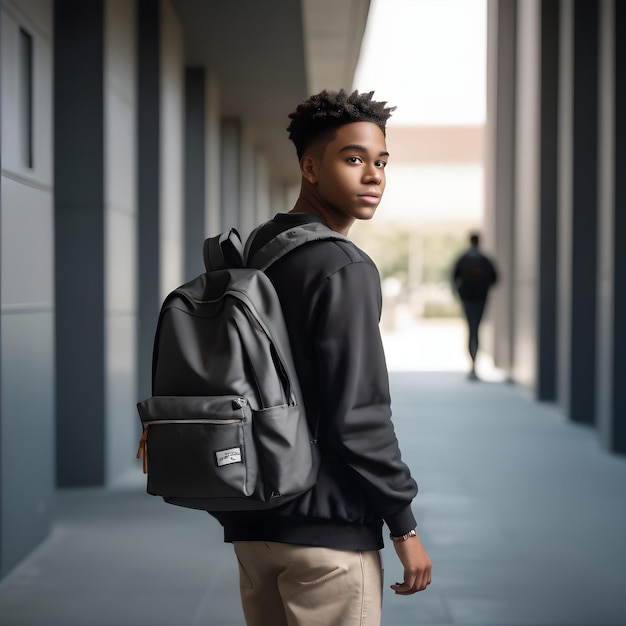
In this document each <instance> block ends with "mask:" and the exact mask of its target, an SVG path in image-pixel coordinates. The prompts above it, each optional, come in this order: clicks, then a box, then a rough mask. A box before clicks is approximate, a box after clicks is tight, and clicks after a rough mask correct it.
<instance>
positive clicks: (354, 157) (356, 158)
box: [348, 156, 363, 163]
mask: <svg viewBox="0 0 626 626" xmlns="http://www.w3.org/2000/svg"><path fill="white" fill-rule="evenodd" d="M348 163H363V161H362V160H361V157H357V156H353V157H350V158H349V159H348Z"/></svg>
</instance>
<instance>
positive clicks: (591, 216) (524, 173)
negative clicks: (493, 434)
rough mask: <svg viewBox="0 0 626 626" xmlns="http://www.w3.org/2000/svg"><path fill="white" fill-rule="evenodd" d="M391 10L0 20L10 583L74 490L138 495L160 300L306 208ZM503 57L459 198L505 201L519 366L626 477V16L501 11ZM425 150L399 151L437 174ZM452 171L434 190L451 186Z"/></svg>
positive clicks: (189, 7)
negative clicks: (321, 101) (377, 15)
mask: <svg viewBox="0 0 626 626" xmlns="http://www.w3.org/2000/svg"><path fill="white" fill-rule="evenodd" d="M369 8H370V2H369V0H350V1H348V0H345V1H343V0H264V1H263V2H257V1H255V0H228V1H227V2H219V3H218V2H212V1H208V0H207V1H200V0H89V1H85V0H0V39H1V50H0V90H1V93H0V107H1V111H0V113H1V120H2V123H1V133H2V136H1V143H2V151H1V167H2V176H1V179H0V185H1V188H0V199H1V213H0V238H1V257H0V305H1V316H0V333H1V334H0V356H1V358H0V394H1V403H0V575H2V574H4V573H6V572H7V571H8V570H9V569H10V568H12V567H13V566H14V565H15V564H16V563H17V562H18V561H19V560H20V559H22V558H23V557H24V556H25V555H26V554H28V552H29V551H31V550H32V549H33V548H34V547H35V546H36V545H37V544H38V543H39V542H40V541H41V540H42V539H43V538H45V537H46V536H47V534H48V532H49V530H50V528H51V526H52V524H53V522H54V494H55V490H56V489H57V488H67V487H92V486H102V487H109V486H113V485H115V484H117V483H119V482H120V481H123V480H124V478H125V476H127V475H128V474H129V473H131V472H136V471H137V466H136V465H135V462H134V455H135V450H136V445H137V440H138V436H139V420H138V418H137V416H136V414H135V408H134V405H135V402H136V401H137V400H138V399H140V398H142V397H144V396H146V395H148V394H149V392H150V366H151V352H152V339H153V334H154V328H155V324H156V317H157V315H158V311H159V307H160V304H161V300H162V298H163V297H164V295H165V294H166V293H167V292H168V291H170V290H171V289H172V288H174V287H176V286H177V285H178V284H179V283H182V282H183V281H185V280H187V279H189V278H192V277H193V276H195V275H196V274H197V273H199V272H200V271H201V269H202V261H201V254H200V251H201V244H202V241H203V239H204V238H205V236H206V235H207V234H214V233H216V232H219V230H220V229H221V228H226V227H231V226H237V227H239V229H240V230H241V232H242V233H243V234H244V235H245V234H247V233H248V232H249V230H250V229H251V228H252V227H253V226H254V225H255V224H256V223H257V222H259V221H260V220H262V219H265V218H267V217H269V216H270V215H271V214H273V213H275V212H277V211H282V210H288V209H289V208H290V207H291V201H292V199H293V195H294V188H295V187H297V185H298V182H299V173H298V168H297V163H296V156H295V150H293V147H292V146H291V145H290V143H289V142H288V140H287V133H286V132H285V128H286V125H287V122H288V120H287V115H288V113H289V112H290V111H291V110H293V108H294V106H295V105H296V104H297V103H298V102H299V101H300V100H302V99H303V98H305V97H307V95H309V94H310V93H312V92H316V91H319V90H321V89H323V88H339V87H346V88H350V86H351V85H352V82H353V77H354V72H355V67H356V63H357V60H358V56H359V50H360V46H361V40H362V37H363V33H364V29H365V25H366V20H367V16H368V11H369ZM398 19H402V16H398ZM487 32H488V53H487V56H488V69H487V83H488V93H487V96H488V119H487V124H486V127H485V129H484V131H483V130H482V129H481V130H480V133H483V132H484V144H483V143H482V139H481V141H478V140H477V138H476V137H474V139H473V140H472V141H474V143H472V141H470V142H469V143H468V144H467V146H469V147H468V148H467V149H468V150H470V147H471V146H473V148H471V150H470V152H471V154H470V152H467V151H466V152H464V155H465V156H463V159H462V160H461V161H460V162H461V165H462V166H459V169H458V170H457V173H458V177H457V178H456V179H455V180H456V181H457V182H456V183H455V185H456V188H454V189H447V190H446V193H447V195H446V196H445V197H447V198H449V199H454V198H455V197H457V198H458V197H460V196H464V194H465V193H467V194H476V197H477V198H479V199H478V200H476V201H474V200H472V202H470V205H472V206H473V205H474V204H476V202H477V203H479V204H482V203H483V201H484V207H485V216H484V222H483V230H484V232H485V237H484V240H485V248H486V250H488V251H489V252H490V253H493V255H494V257H495V259H496V261H497V262H498V265H499V268H500V272H501V284H500V286H499V288H498V289H497V290H496V291H495V292H494V294H493V295H494V297H493V302H492V305H493V306H492V310H491V318H492V319H491V321H492V329H493V331H492V333H491V334H492V337H491V344H492V345H493V352H494V358H495V362H496V364H497V365H499V366H500V367H501V368H503V369H504V370H506V371H507V372H508V373H509V374H510V376H511V378H512V379H513V380H514V381H516V382H519V383H521V384H524V385H526V386H528V388H529V389H531V390H533V391H534V392H535V394H536V396H537V398H538V399H540V400H546V401H551V402H555V403H557V404H558V405H559V406H560V407H561V408H562V410H563V412H564V414H565V415H566V416H567V417H568V418H570V419H571V420H572V421H574V422H580V423H586V424H589V425H592V426H593V427H594V428H596V429H597V432H598V434H599V438H600V440H601V442H602V444H603V445H604V446H605V447H606V449H607V450H611V451H618V452H626V400H625V398H624V396H623V395H620V394H619V385H620V383H621V381H623V380H626V371H625V370H626V360H625V359H624V357H623V355H624V354H625V353H626V351H625V349H626V328H625V327H624V326H623V323H622V320H624V319H626V293H625V288H626V276H625V273H626V258H625V256H624V246H623V243H622V244H621V245H620V241H622V242H623V241H624V240H626V212H625V211H624V204H625V203H626V199H625V197H624V196H625V188H624V185H625V184H626V172H624V171H623V170H624V168H625V167H626V165H625V164H626V159H625V158H624V154H623V152H624V150H626V141H625V140H624V129H625V127H626V125H625V124H624V122H623V121H622V120H621V117H622V115H623V113H622V112H623V111H626V107H625V106H624V100H623V96H624V95H625V93H626V55H625V54H624V47H625V46H626V39H625V38H624V36H623V33H625V32H626V4H624V3H620V2H617V1H616V0H543V1H540V0H489V1H488V29H487ZM620 35H622V36H621V37H620ZM378 45H379V46H380V47H381V48H382V50H381V51H380V54H384V42H379V43H378ZM372 88H373V89H376V86H375V85H372ZM424 88H428V86H427V85H425V86H424ZM457 130H459V132H464V131H462V129H457ZM475 130H476V129H474V131H472V130H470V131H467V132H468V133H469V135H468V137H469V136H470V135H471V133H472V132H475ZM398 132H400V131H398ZM425 132H426V131H423V132H422V134H421V135H420V134H419V133H418V131H416V133H418V134H416V135H415V136H414V137H412V138H411V137H409V136H408V135H407V136H402V137H401V138H400V137H397V136H396V135H395V133H396V131H395V130H392V129H391V128H390V133H389V142H390V145H391V144H394V147H393V151H394V152H397V153H398V154H400V153H402V151H403V150H404V148H403V147H402V146H403V145H406V143H407V141H409V140H410V142H411V143H413V144H414V145H416V146H420V148H419V149H417V150H416V151H415V150H409V152H410V154H409V156H408V157H407V158H409V159H414V158H415V154H416V153H417V154H420V153H421V150H422V149H423V148H424V145H423V142H426V141H427V137H426V134H424V133H425ZM442 132H443V131H442ZM444 135H445V132H444ZM444 135H439V136H438V138H437V139H436V141H435V143H434V144H433V146H432V150H433V151H436V150H440V152H439V154H440V155H441V154H443V153H442V152H441V150H442V149H443V148H444V147H445V146H444V145H443V143H442V141H443V139H442V137H443V136H444ZM448 136H450V135H448ZM481 137H482V135H481ZM466 139H467V137H466ZM463 141H465V140H463V139H462V138H461V135H457V136H455V138H454V139H453V140H452V143H451V144H449V145H448V146H447V150H448V152H446V154H448V155H449V154H460V153H461V152H463V149H462V148H463V145H464V144H463ZM483 149H484V155H485V157H484V161H483V163H482V164H481V163H479V162H478V160H479V159H480V158H481V157H480V156H479V155H480V154H481V152H482V151H483ZM390 151H391V150H390ZM431 157H432V153H431V154H430V155H429V156H428V159H429V163H430V165H426V164H425V163H421V164H419V163H418V164H417V166H418V167H421V170H420V171H421V175H420V176H419V177H417V178H416V179H415V180H414V182H415V184H416V185H419V186H420V187H421V189H422V190H423V189H424V187H425V186H427V185H433V180H435V179H437V176H440V175H441V172H442V169H441V168H442V167H447V168H450V167H452V166H453V165H452V164H451V162H450V161H449V160H447V159H449V156H446V157H445V158H444V157H443V156H441V157H440V159H439V165H432V161H433V159H432V158H431ZM419 158H426V157H423V156H421V157H419ZM434 161H437V159H434ZM413 165H415V163H413ZM429 168H430V169H429ZM448 173H449V172H448ZM390 176H391V178H393V176H394V174H393V168H392V169H390ZM402 176H403V175H402V172H401V168H400V169H399V170H398V180H399V181H400V179H401V178H402ZM481 180H482V181H483V183H482V184H481V183H480V182H477V181H481ZM390 184H391V182H390ZM477 186H482V191H481V190H480V189H478V187H477ZM435 187H436V186H435ZM392 189H393V187H391V186H390V187H389V195H388V197H387V198H386V199H385V202H388V205H387V206H388V207H389V210H390V212H391V207H392V205H393V204H394V202H395V201H394V197H393V193H394V192H393V191H391V190H392ZM464 190H466V191H464ZM435 191H436V190H435ZM455 194H456V196H455ZM435 197H438V198H439V200H442V199H443V198H444V196H437V193H435ZM483 198H484V200H483ZM409 200H410V198H409ZM404 201H405V200H404V199H403V200H402V201H401V202H404ZM463 201H464V202H466V198H464V199H463ZM381 208H382V207H381ZM480 208H482V207H480ZM415 210H416V212H417V211H418V210H419V208H418V207H417V206H416V209H415ZM441 211H442V214H443V212H444V207H443V206H442V207H441ZM403 219H404V218H403ZM465 219H466V220H468V221H467V225H468V226H470V225H473V224H474V219H475V218H474V217H471V216H469V217H468V216H467V215H466V217H465ZM470 223H471V224H470ZM433 227H434V226H433ZM405 239H406V235H405ZM406 245H407V247H408V248H410V247H411V241H410V236H409V239H408V243H407V244H406ZM420 245H421V244H420ZM406 267H407V272H408V273H409V275H410V274H413V275H415V273H417V274H418V275H419V273H420V272H423V271H424V268H423V267H422V265H421V261H420V258H419V255H417V256H413V257H412V260H410V261H409V262H407V265H406ZM408 280H409V281H410V280H412V279H411V276H409V278H408Z"/></svg>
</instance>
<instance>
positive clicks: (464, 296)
mask: <svg viewBox="0 0 626 626" xmlns="http://www.w3.org/2000/svg"><path fill="white" fill-rule="evenodd" d="M479 247H480V236H479V235H478V234H477V233H473V234H472V235H471V236H470V248H469V250H467V251H466V252H464V253H463V254H462V255H461V256H460V257H459V258H458V259H457V261H456V263H455V265H454V275H453V280H454V286H455V288H456V291H457V292H458V294H459V298H460V299H461V303H462V305H463V311H464V312H465V318H466V320H467V327H468V339H469V341H468V344H469V345H468V349H469V354H470V358H471V360H472V368H471V370H470V373H469V376H468V378H469V379H470V380H477V379H478V376H477V374H476V354H477V352H478V327H479V326H480V322H481V320H482V317H483V313H484V312H485V305H486V304H487V296H488V294H489V290H490V289H491V287H493V286H494V285H495V284H496V282H497V280H498V275H497V272H496V268H495V265H494V264H493V262H492V261H491V260H490V259H489V258H488V257H486V256H485V255H484V254H483V253H482V252H481V251H480V250H479Z"/></svg>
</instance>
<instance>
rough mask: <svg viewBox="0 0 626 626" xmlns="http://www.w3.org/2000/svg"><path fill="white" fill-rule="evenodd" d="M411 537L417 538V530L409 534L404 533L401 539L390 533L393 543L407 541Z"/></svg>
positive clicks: (410, 531)
mask: <svg viewBox="0 0 626 626" xmlns="http://www.w3.org/2000/svg"><path fill="white" fill-rule="evenodd" d="M411 537H417V528H414V529H413V530H409V532H408V533H404V535H400V536H399V537H394V536H393V535H392V534H391V533H389V539H391V541H406V540H407V539H410V538H411Z"/></svg>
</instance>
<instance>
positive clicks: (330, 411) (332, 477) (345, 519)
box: [214, 213, 417, 550]
mask: <svg viewBox="0 0 626 626" xmlns="http://www.w3.org/2000/svg"><path fill="white" fill-rule="evenodd" d="M311 221H321V220H320V219H319V218H317V217H316V216H313V215H309V214H303V213H287V214H279V215H277V216H276V217H275V218H274V219H273V220H271V221H270V222H268V223H267V224H266V225H265V226H264V227H263V229H262V230H261V231H260V233H259V234H258V235H257V238H256V239H255V244H254V247H253V248H252V250H251V253H253V252H254V250H255V249H257V248H258V247H260V246H261V245H262V244H263V243H265V242H266V241H269V239H271V238H272V237H273V236H275V235H276V234H277V233H279V232H282V231H283V230H286V229H288V228H290V227H291V226H293V225H295V224H301V223H308V222H311ZM346 246H350V247H351V249H352V253H348V251H347V250H346ZM355 252H356V254H355ZM355 257H356V258H355ZM267 275H268V277H269V278H270V280H271V281H272V283H273V284H274V287H275V289H276V291H277V293H278V296H279V298H280V301H281V304H282V307H283V312H284V315H285V321H286V323H287V328H288V330H289V336H290V340H291V346H292V351H293V357H294V362H295V366H296V370H297V372H298V378H299V381H300V385H301V388H302V394H303V398H304V403H305V407H306V412H307V417H308V419H309V421H310V423H311V425H313V423H314V422H315V416H319V432H318V439H319V448H320V453H321V466H320V473H319V477H318V480H317V483H316V486H315V487H314V488H313V489H312V490H311V491H309V492H308V493H306V494H304V495H303V496H301V497H300V498H298V499H297V500H294V501H293V502H290V503H287V504H286V505H283V506H282V507H280V508H278V509H274V510H270V511H263V512H228V513H215V514H214V515H215V517H217V518H218V520H219V521H220V522H221V523H222V525H223V526H224V538H225V541H236V540H248V541H254V540H259V541H281V542H285V543H297V544H304V545H320V546H326V547H332V548H343V549H353V550H372V549H380V548H382V546H383V542H382V532H381V529H382V522H383V520H385V521H386V522H387V525H388V526H389V528H390V530H391V532H392V533H393V534H396V535H400V534H403V533H405V532H407V531H409V530H410V529H411V528H414V527H415V525H416V524H415V518H414V517H413V513H412V511H411V501H412V499H413V498H414V496H415V494H416V493H417V485H416V484H415V481H414V480H413V479H412V478H411V475H410V471H409V469H408V467H407V466H406V465H405V464H404V463H403V462H402V460H401V458H400V450H399V447H398V442H397V440H396V436H395V433H394V428H393V424H392V422H391V419H390V418H391V410H390V396H389V382H388V375H387V367H386V363H385V357H384V353H383V347H382V343H381V338H380V332H379V328H378V323H379V320H380V313H381V306H382V298H381V291H380V278H379V275H378V271H377V269H376V266H375V265H374V263H373V262H372V261H371V259H370V258H369V257H368V256H367V255H366V254H365V253H363V252H362V251H361V250H359V249H358V248H357V247H356V246H354V244H352V243H345V242H337V241H320V242H313V243H308V244H305V245H303V246H301V247H299V248H297V249H295V250H293V251H292V252H290V253H289V254H287V255H286V256H285V257H283V258H282V259H280V260H278V261H276V262H275V263H274V264H273V265H272V266H271V267H270V268H269V269H268V270H267Z"/></svg>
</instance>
